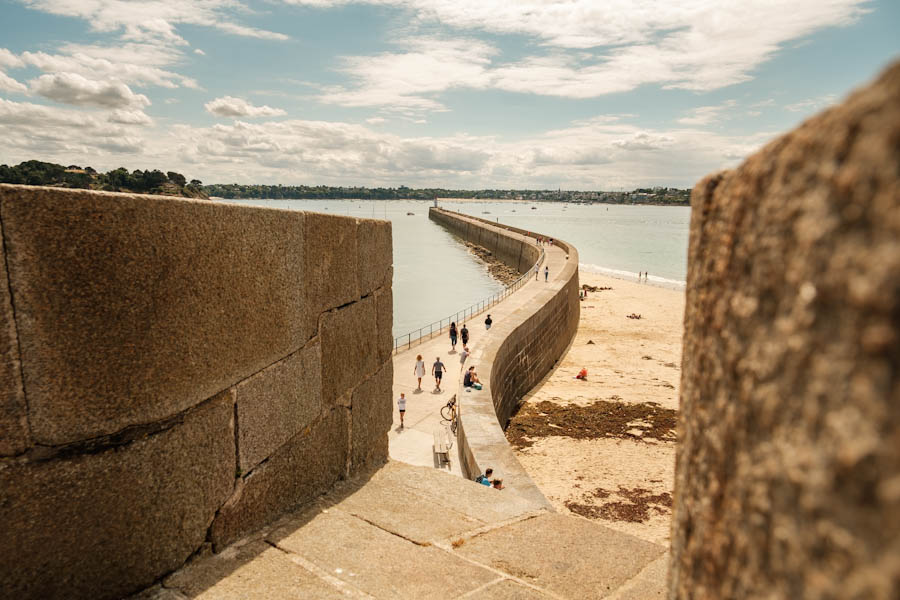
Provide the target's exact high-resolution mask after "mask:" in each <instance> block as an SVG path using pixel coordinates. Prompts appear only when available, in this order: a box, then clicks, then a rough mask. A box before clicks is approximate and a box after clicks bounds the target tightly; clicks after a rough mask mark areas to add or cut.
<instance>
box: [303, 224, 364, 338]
mask: <svg viewBox="0 0 900 600" xmlns="http://www.w3.org/2000/svg"><path fill="white" fill-rule="evenodd" d="M356 224H357V221H356V219H349V218H346V217H337V216H332V215H321V214H317V213H306V235H305V242H306V248H305V261H306V263H305V268H304V279H303V283H302V285H303V289H304V291H305V294H306V300H307V310H308V313H309V318H312V319H313V324H314V323H315V320H317V319H318V318H319V315H320V314H321V313H322V312H324V311H326V310H328V309H330V308H334V307H337V306H342V305H344V304H347V303H348V302H353V301H354V300H356V299H358V298H359V296H360V293H359V275H358V269H359V262H358V258H357V247H356V246H357V244H356V231H357V225H356Z"/></svg>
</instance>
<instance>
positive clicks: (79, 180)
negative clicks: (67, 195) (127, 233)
mask: <svg viewBox="0 0 900 600" xmlns="http://www.w3.org/2000/svg"><path fill="white" fill-rule="evenodd" d="M0 183H20V184H24V185H47V186H53V187H66V188H82V189H88V190H103V191H107V192H133V193H138V194H163V195H167V196H186V197H189V198H206V197H207V196H206V193H205V192H204V190H203V184H202V183H201V182H200V180H198V179H192V180H191V181H190V182H188V181H187V179H186V178H185V176H184V175H182V174H181V173H176V172H175V171H168V172H166V173H163V172H162V171H159V170H157V169H154V170H147V171H141V170H140V169H136V170H134V171H131V172H129V171H128V169H125V168H124V167H120V168H118V169H114V170H112V171H108V172H106V173H98V172H97V171H96V170H94V169H93V168H91V167H83V168H82V167H79V166H78V165H69V166H68V167H64V166H63V165H57V164H54V163H48V162H41V161H39V160H28V161H25V162H23V163H20V164H18V165H16V166H14V167H10V166H8V165H0Z"/></svg>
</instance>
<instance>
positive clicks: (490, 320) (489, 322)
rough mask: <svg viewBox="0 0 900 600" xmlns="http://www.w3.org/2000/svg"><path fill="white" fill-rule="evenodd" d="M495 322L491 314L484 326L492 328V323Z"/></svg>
mask: <svg viewBox="0 0 900 600" xmlns="http://www.w3.org/2000/svg"><path fill="white" fill-rule="evenodd" d="M493 323H494V320H493V319H491V315H488V316H487V319H485V320H484V328H485V330H487V329H490V328H491V325H492V324H493Z"/></svg>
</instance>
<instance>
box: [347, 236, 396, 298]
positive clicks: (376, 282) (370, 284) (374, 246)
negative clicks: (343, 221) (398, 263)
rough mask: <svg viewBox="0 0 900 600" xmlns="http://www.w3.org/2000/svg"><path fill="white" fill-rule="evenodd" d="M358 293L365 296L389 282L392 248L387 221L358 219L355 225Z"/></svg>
mask: <svg viewBox="0 0 900 600" xmlns="http://www.w3.org/2000/svg"><path fill="white" fill-rule="evenodd" d="M356 237H357V259H356V264H357V265H358V267H359V294H360V296H366V295H368V294H370V293H372V292H373V291H375V290H376V289H377V288H380V287H383V286H385V285H388V284H390V283H391V274H392V273H391V264H392V263H393V256H394V250H393V246H392V240H391V224H390V222H388V221H376V220H372V219H360V220H359V221H358V226H357V233H356Z"/></svg>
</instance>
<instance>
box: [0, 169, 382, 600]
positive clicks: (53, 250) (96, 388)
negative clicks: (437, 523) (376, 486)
mask: <svg viewBox="0 0 900 600" xmlns="http://www.w3.org/2000/svg"><path fill="white" fill-rule="evenodd" d="M0 238H2V244H0V523H2V524H3V525H2V527H0V572H2V573H3V577H2V578H0V597H2V598H42V599H45V598H92V599H93V598H119V597H122V596H124V595H127V594H129V593H131V592H134V591H137V590H140V589H142V588H145V587H147V586H148V585H150V584H152V583H153V582H154V581H155V580H157V579H158V578H160V577H161V576H163V575H164V574H166V573H168V572H170V571H172V570H174V569H176V568H178V567H180V566H181V565H182V564H183V563H184V561H185V560H186V559H187V558H188V557H189V556H191V555H192V554H193V553H195V552H197V551H200V550H202V549H204V548H209V547H212V549H214V550H217V549H219V548H221V547H223V546H224V545H226V544H228V543H229V542H231V541H234V540H235V539H237V538H239V537H240V536H242V535H243V534H245V533H247V532H249V531H251V530H253V529H255V528H258V527H259V526H261V525H263V524H265V523H266V522H267V521H269V520H271V519H273V518H274V517H276V516H278V515H279V514H281V513H283V512H285V511H286V510H288V509H290V508H292V507H294V506H296V505H298V504H301V503H303V502H306V501H309V500H311V499H313V498H314V497H316V496H318V495H320V494H322V493H324V492H325V491H327V490H328V489H330V488H331V487H332V485H333V484H334V483H335V482H336V481H337V480H339V479H341V478H345V477H348V476H350V475H352V474H354V473H357V472H359V471H360V470H361V469H366V468H369V467H371V466H373V465H378V464H381V463H383V462H384V461H385V460H386V459H387V432H388V429H389V427H390V424H391V391H390V390H391V383H392V378H393V377H392V367H391V361H390V352H391V344H392V340H391V334H390V331H391V321H392V303H391V261H392V256H391V229H390V224H389V223H387V222H382V221H370V220H357V219H353V218H345V217H333V216H326V215H317V214H312V213H303V212H296V211H283V210H273V209H263V208H253V207H246V206H238V205H229V204H221V203H215V202H205V201H191V200H182V199H173V198H164V197H156V196H135V195H126V194H107V193H101V192H89V191H81V190H62V189H51V188H34V187H24V186H10V185H0Z"/></svg>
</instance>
